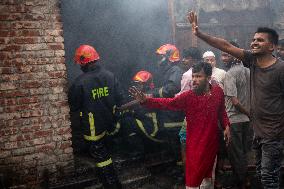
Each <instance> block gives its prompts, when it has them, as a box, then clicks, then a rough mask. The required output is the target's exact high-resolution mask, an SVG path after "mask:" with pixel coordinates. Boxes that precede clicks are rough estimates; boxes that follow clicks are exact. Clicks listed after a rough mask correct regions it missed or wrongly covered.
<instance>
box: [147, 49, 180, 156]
mask: <svg viewBox="0 0 284 189" xmlns="http://www.w3.org/2000/svg"><path fill="white" fill-rule="evenodd" d="M156 54H157V55H158V56H160V58H161V59H160V61H159V62H158V65H159V75H160V77H159V78H160V82H159V83H160V85H159V87H157V88H155V89H154V90H153V93H152V95H153V97H155V98H171V97H174V96H175V95H176V94H177V93H178V92H179V91H180V89H181V79H182V75H183V73H184V71H185V70H184V69H183V68H182V65H181V64H180V53H179V50H178V49H177V47H176V46H174V45H171V44H165V45H162V46H161V47H159V48H158V49H157V51H156ZM157 119H158V122H159V125H161V126H163V129H165V130H166V131H167V133H168V137H169V139H168V140H169V142H170V143H171V145H170V146H169V147H170V148H171V150H172V152H173V153H174V155H175V157H176V158H177V159H179V158H180V157H179V156H180V154H179V148H180V145H179V138H178V133H179V130H180V128H181V126H182V125H183V124H184V114H183V113H182V112H173V111H165V110H160V111H158V112H157Z"/></svg>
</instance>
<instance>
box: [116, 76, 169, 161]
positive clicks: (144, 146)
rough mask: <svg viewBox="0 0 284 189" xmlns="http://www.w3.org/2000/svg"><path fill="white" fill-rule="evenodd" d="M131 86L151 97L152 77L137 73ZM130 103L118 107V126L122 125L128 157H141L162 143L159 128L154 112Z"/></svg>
mask: <svg viewBox="0 0 284 189" xmlns="http://www.w3.org/2000/svg"><path fill="white" fill-rule="evenodd" d="M132 82H133V85H134V86H135V87H137V88H138V89H140V90H141V91H144V92H145V93H146V94H147V93H148V95H151V94H150V93H151V91H152V90H153V89H154V83H153V76H152V74H151V73H150V72H148V71H144V70H142V71H139V72H137V73H136V74H135V75H134V77H133V78H132ZM135 102H136V101H131V102H129V103H127V104H124V105H122V106H121V107H119V109H120V110H121V111H123V113H122V116H121V119H120V121H119V122H120V125H123V127H122V132H123V136H125V142H126V143H127V144H126V146H127V148H128V155H131V156H137V155H141V154H142V156H143V155H144V154H145V152H146V153H147V152H149V153H151V152H153V151H155V149H156V148H155V147H157V149H159V148H158V146H160V144H162V143H164V141H163V140H162V138H161V136H160V135H159V132H158V131H159V126H158V122H157V114H156V111H155V110H153V109H152V110H149V109H145V108H143V107H141V106H140V103H135Z"/></svg>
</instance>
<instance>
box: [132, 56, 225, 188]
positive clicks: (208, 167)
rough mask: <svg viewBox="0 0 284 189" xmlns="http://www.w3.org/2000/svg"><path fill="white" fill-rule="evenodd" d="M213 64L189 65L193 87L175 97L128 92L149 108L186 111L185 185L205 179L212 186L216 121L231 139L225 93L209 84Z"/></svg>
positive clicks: (215, 150) (216, 134) (195, 184)
mask: <svg viewBox="0 0 284 189" xmlns="http://www.w3.org/2000/svg"><path fill="white" fill-rule="evenodd" d="M211 75H212V67H211V65H210V64H208V63H204V62H201V63H198V64H196V65H194V66H193V68H192V81H193V82H192V83H193V85H192V88H193V89H192V90H188V91H186V92H184V93H182V94H180V95H177V96H175V97H174V98H147V97H146V95H145V94H144V93H142V92H141V91H140V90H138V89H136V88H130V90H129V92H130V93H131V94H132V96H133V97H134V98H136V100H139V101H140V103H141V104H142V105H144V106H146V107H148V108H157V109H164V110H172V111H183V112H184V113H185V114H186V123H187V129H186V132H187V133H186V134H187V139H186V155H187V157H188V158H186V165H185V166H186V174H185V175H186V176H185V180H186V188H187V189H197V188H199V186H200V184H201V182H202V180H203V179H204V180H205V181H206V183H208V184H207V185H208V186H212V183H210V182H212V179H211V178H212V169H213V165H214V162H215V157H216V154H217V151H218V147H219V136H218V135H219V133H218V121H220V123H221V125H222V127H223V129H224V130H225V131H224V136H225V138H226V140H227V141H229V140H230V129H229V125H230V123H229V119H228V117H227V114H226V111H225V103H224V94H223V90H222V89H221V87H219V86H218V85H217V84H212V85H211V84H210V83H209V81H210V79H211Z"/></svg>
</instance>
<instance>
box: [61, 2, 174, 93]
mask: <svg viewBox="0 0 284 189" xmlns="http://www.w3.org/2000/svg"><path fill="white" fill-rule="evenodd" d="M61 14H62V19H63V33H64V40H65V51H66V65H67V75H68V81H69V84H71V83H72V82H73V81H74V79H75V78H76V77H77V76H78V75H79V74H80V73H81V71H80V69H79V66H76V65H75V64H74V62H73V56H74V52H75V49H76V48H77V47H78V46H79V45H81V44H90V45H93V46H94V47H95V48H96V50H97V51H98V53H99V54H100V57H101V59H100V61H99V64H103V66H104V67H106V68H107V69H109V70H110V71H112V72H113V73H114V74H116V76H117V77H118V78H119V80H120V81H121V82H122V85H123V87H125V88H127V87H128V84H129V82H130V80H131V78H132V76H133V75H134V74H135V73H136V72H137V71H139V70H141V69H145V70H148V71H150V72H153V73H154V75H155V72H156V71H157V70H156V64H155V63H156V55H155V50H156V49H157V48H158V47H159V46H161V45H162V44H164V43H170V42H171V41H170V40H171V39H170V36H171V35H170V19H169V15H168V4H167V1H164V0H155V1H153V0H143V1H141V0H119V1H115V0H103V1H102V0H84V1H82V0H61Z"/></svg>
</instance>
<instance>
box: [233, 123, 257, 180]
mask: <svg viewBox="0 0 284 189" xmlns="http://www.w3.org/2000/svg"><path fill="white" fill-rule="evenodd" d="M230 129H231V143H230V145H229V146H228V157H229V160H230V162H231V165H232V168H233V173H234V175H235V177H236V179H237V181H238V182H239V183H244V182H245V179H246V177H247V169H248V159H247V153H248V152H249V151H250V150H251V142H252V134H251V133H252V132H251V131H252V129H251V128H250V126H249V122H241V123H232V124H231V128H230Z"/></svg>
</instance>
